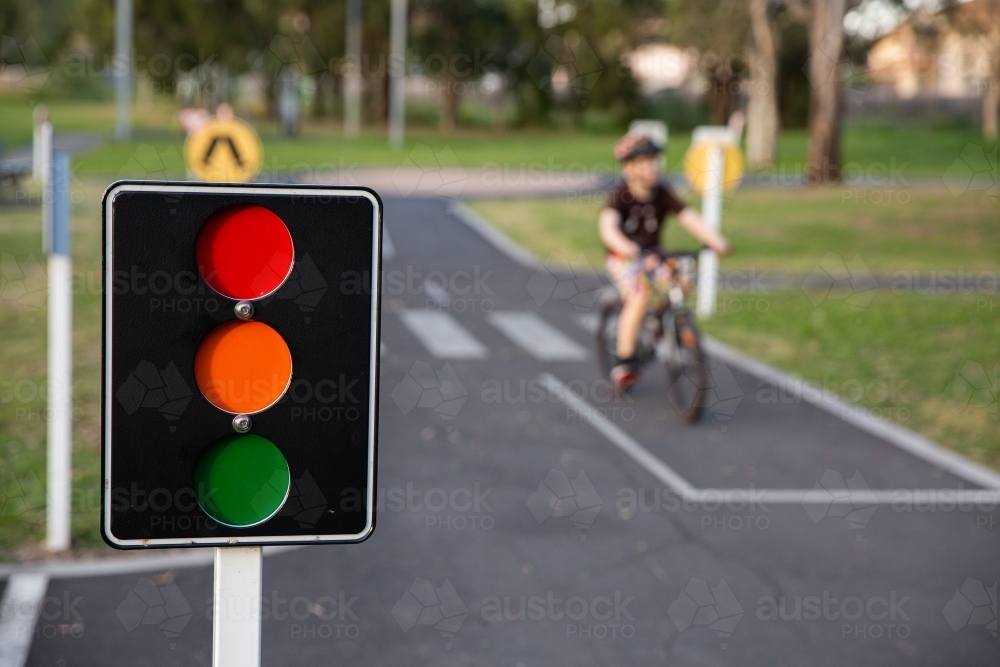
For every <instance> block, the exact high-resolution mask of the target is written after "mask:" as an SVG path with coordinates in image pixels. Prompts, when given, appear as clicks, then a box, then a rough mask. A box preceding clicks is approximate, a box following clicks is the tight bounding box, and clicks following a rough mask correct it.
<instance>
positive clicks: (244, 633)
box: [212, 547, 263, 667]
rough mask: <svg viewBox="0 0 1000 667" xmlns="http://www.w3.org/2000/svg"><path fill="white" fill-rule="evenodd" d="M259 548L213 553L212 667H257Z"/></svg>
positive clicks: (259, 593) (260, 558) (239, 548)
mask: <svg viewBox="0 0 1000 667" xmlns="http://www.w3.org/2000/svg"><path fill="white" fill-rule="evenodd" d="M262 570H263V562H262V554H261V547H219V548H217V549H216V550H215V594H214V596H213V604H212V667H260V604H261V573H262Z"/></svg>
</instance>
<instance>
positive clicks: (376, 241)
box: [101, 181, 382, 549]
mask: <svg viewBox="0 0 1000 667" xmlns="http://www.w3.org/2000/svg"><path fill="white" fill-rule="evenodd" d="M134 192H152V193H162V194H193V193H196V192H211V193H215V194H229V195H273V194H285V195H298V196H303V197H317V196H323V195H327V196H333V197H338V198H344V197H351V196H354V197H364V198H365V199H367V200H368V201H370V202H371V203H372V217H373V219H372V224H373V228H374V229H375V230H376V233H375V234H372V284H371V295H372V308H371V331H372V337H371V349H370V350H369V356H370V363H369V373H370V378H371V381H370V382H369V386H368V494H367V495H368V498H367V500H368V505H367V507H368V511H367V515H366V517H365V527H364V529H363V530H362V531H361V532H358V533H354V534H346V535H341V534H332V535H324V534H316V535H274V536H266V535H254V536H247V537H238V536H235V537H195V538H187V539H181V538H151V539H135V540H132V539H120V538H117V537H115V536H114V535H113V534H112V533H111V495H112V494H111V447H112V442H111V407H112V401H111V397H110V393H109V392H110V389H111V371H112V354H111V351H112V344H111V335H112V324H111V322H112V308H113V304H112V298H111V297H112V295H113V290H112V289H111V285H113V284H114V282H113V280H112V277H113V272H114V248H113V239H114V211H113V204H114V200H115V198H116V197H118V196H119V195H122V194H126V193H134ZM103 232H104V309H105V312H104V350H103V363H104V376H103V381H102V383H103V387H102V392H101V393H102V400H103V402H104V406H103V416H104V428H103V442H102V447H101V456H102V459H103V460H102V469H103V481H102V484H103V488H102V492H103V493H102V495H103V497H104V500H103V503H102V505H101V510H102V512H101V514H102V516H101V534H102V536H103V537H104V539H105V541H107V542H108V543H109V544H110V545H111V546H114V547H116V548H120V549H142V548H165V547H224V546H258V545H268V544H336V543H352V542H363V541H364V540H366V539H368V537H370V536H371V534H372V531H373V530H374V529H375V489H374V486H375V465H376V456H375V443H376V438H377V429H378V395H377V391H378V369H379V338H380V330H379V319H380V314H379V304H380V302H381V293H380V288H381V285H380V282H381V281H380V280H379V276H380V275H381V264H382V202H381V200H380V199H379V198H378V196H377V195H376V194H375V193H374V192H373V191H370V190H365V189H359V188H355V187H350V186H348V187H323V186H319V187H302V186H287V185H280V184H255V185H236V184H234V185H222V184H220V185H215V184H208V183H205V184H203V183H177V182H169V181H164V182H154V181H145V182H136V181H118V182H115V183H112V184H111V185H110V186H108V189H107V190H105V192H104V230H103Z"/></svg>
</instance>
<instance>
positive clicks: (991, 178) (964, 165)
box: [944, 144, 1000, 203]
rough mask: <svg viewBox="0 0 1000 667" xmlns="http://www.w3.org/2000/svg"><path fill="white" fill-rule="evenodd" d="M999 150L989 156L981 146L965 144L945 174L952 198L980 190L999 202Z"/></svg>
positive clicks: (945, 182) (995, 149)
mask: <svg viewBox="0 0 1000 667" xmlns="http://www.w3.org/2000/svg"><path fill="white" fill-rule="evenodd" d="M997 151H998V149H997V148H994V149H993V152H992V153H990V154H987V153H986V152H985V151H984V150H983V149H982V147H981V146H977V145H975V144H965V148H964V149H963V150H962V152H961V153H959V155H958V157H956V158H955V161H954V162H952V163H951V166H950V167H948V169H947V170H946V171H945V172H944V184H945V186H946V187H947V188H948V191H949V192H951V194H952V196H954V197H958V196H959V195H961V194H964V193H966V192H969V191H976V190H980V191H982V192H984V193H985V194H986V195H987V196H989V197H990V198H992V199H993V202H994V203H996V201H997V188H998V187H1000V186H998V183H1000V172H998V165H997Z"/></svg>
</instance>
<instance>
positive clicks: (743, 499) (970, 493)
mask: <svg viewBox="0 0 1000 667" xmlns="http://www.w3.org/2000/svg"><path fill="white" fill-rule="evenodd" d="M539 380H540V381H541V383H542V385H543V386H544V387H545V388H546V389H547V390H548V391H549V394H550V395H551V396H552V397H553V398H556V399H558V400H560V401H562V402H563V403H565V404H566V405H567V406H568V407H570V408H572V409H574V410H575V411H576V415H575V416H578V417H580V418H581V419H583V420H584V421H586V422H587V423H589V424H590V425H591V426H593V427H594V429H596V430H597V431H598V432H599V433H600V434H601V435H603V436H604V437H606V438H607V439H608V440H609V441H611V443H612V444H613V445H615V446H617V447H618V448H619V449H621V450H622V451H623V452H625V453H626V454H628V455H629V456H631V457H632V458H633V459H634V460H635V462H636V463H638V464H639V465H641V466H642V467H644V468H645V469H646V470H648V471H649V472H650V473H652V475H653V476H654V477H656V478H657V479H658V480H660V481H661V482H663V483H664V484H665V485H667V487H668V488H670V490H672V491H673V492H674V493H676V494H677V495H678V496H680V497H681V498H682V499H683V500H685V501H688V502H691V503H712V504H718V503H720V502H721V503H749V502H758V503H762V504H765V505H767V504H771V505H851V506H853V507H855V508H860V507H868V506H871V505H897V506H910V507H912V506H913V505H919V506H920V507H927V506H929V505H935V506H936V505H942V506H950V507H954V506H955V505H956V504H957V503H963V504H968V505H979V506H981V507H995V506H996V504H997V503H1000V490H997V489H989V490H975V489H886V490H876V491H871V490H867V491H862V490H859V491H854V490H851V489H832V490H827V489H824V488H823V487H821V486H819V485H818V484H817V486H816V487H814V488H812V489H763V488H762V489H758V488H755V487H750V488H746V489H739V488H736V489H698V488H695V487H694V485H692V484H691V483H690V482H688V481H687V480H686V479H684V478H683V477H682V476H681V475H680V474H679V473H678V472H677V471H676V470H674V469H673V468H671V467H670V466H668V465H667V464H666V463H664V462H663V461H661V460H660V459H658V458H656V456H654V455H653V454H652V453H651V452H650V451H649V450H648V449H646V448H645V447H643V446H642V445H640V444H639V443H638V442H636V441H635V440H634V439H632V437H631V436H629V435H628V434H627V433H625V431H623V430H621V429H620V428H619V427H618V425H617V424H614V423H613V422H611V421H609V420H608V418H607V416H606V415H605V413H604V412H603V411H602V410H601V409H600V408H595V407H594V406H592V405H591V404H590V403H588V402H587V401H586V400H584V399H583V398H582V397H580V396H579V395H577V394H576V393H575V392H573V390H572V389H570V388H569V387H567V386H566V385H564V384H563V383H562V382H560V381H559V379H558V378H556V377H555V376H554V375H552V374H551V373H543V374H542V375H541V376H539Z"/></svg>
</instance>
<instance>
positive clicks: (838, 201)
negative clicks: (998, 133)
mask: <svg viewBox="0 0 1000 667" xmlns="http://www.w3.org/2000/svg"><path fill="white" fill-rule="evenodd" d="M868 194H869V198H868V201H859V200H858V199H857V197H858V196H864V193H862V194H861V195H857V194H856V193H855V192H854V191H852V190H850V189H842V188H819V189H814V190H744V191H739V192H737V193H736V195H735V196H734V197H732V198H731V200H730V201H728V202H727V203H726V210H725V214H724V217H723V229H724V231H725V233H726V235H727V236H728V237H729V238H730V239H732V240H733V242H734V244H735V246H736V248H737V252H736V253H735V254H733V255H731V256H728V257H725V258H723V259H722V264H721V268H722V270H723V271H746V272H748V273H751V275H752V272H754V271H756V272H757V273H758V274H759V273H799V274H802V273H810V272H812V271H813V269H814V268H816V266H817V265H818V264H819V263H820V261H821V260H823V258H824V257H825V256H827V253H833V254H834V255H837V256H839V257H840V258H842V259H843V260H845V261H848V262H851V261H853V259H854V257H855V256H858V257H860V258H861V260H862V261H863V262H864V264H865V265H866V266H867V267H868V269H869V270H870V271H871V272H872V273H883V274H888V275H890V276H893V278H894V280H899V281H902V280H903V279H904V278H906V277H914V276H917V275H919V276H921V277H922V278H923V279H924V280H927V279H929V278H931V277H936V278H939V279H941V280H942V281H943V280H945V279H947V278H949V277H952V278H953V274H954V273H955V272H968V273H977V274H979V275H980V276H982V277H984V278H985V279H986V280H985V281H984V282H983V283H982V285H983V286H984V287H985V289H986V290H990V289H992V290H993V291H991V292H986V293H975V294H970V295H967V296H961V295H950V296H922V295H919V294H914V293H913V290H910V289H888V290H881V291H872V292H868V293H861V294H858V295H855V296H854V298H853V299H852V300H851V301H850V302H848V301H847V300H846V297H848V296H850V295H849V294H846V293H840V292H837V291H834V292H832V293H830V294H829V295H825V294H823V293H821V292H806V291H805V290H803V289H800V288H784V289H770V290H767V289H765V290H763V291H761V289H760V287H759V286H758V287H755V288H752V289H750V290H749V291H746V292H742V293H738V294H736V293H731V292H722V293H721V294H720V295H719V301H718V314H717V315H716V316H715V317H714V318H711V319H709V320H707V321H706V322H705V323H704V328H705V329H706V331H707V332H708V333H710V334H712V335H714V336H717V337H718V338H720V339H721V340H723V341H725V342H727V343H729V344H731V345H733V346H734V347H736V348H739V349H741V350H743V351H744V352H747V353H749V354H750V355H752V356H754V357H756V358H759V359H762V360H764V361H767V362H768V363H771V364H774V365H775V366H777V367H779V368H782V369H784V370H786V371H789V372H792V373H794V374H797V375H799V376H801V377H803V378H806V379H809V380H812V381H814V382H817V383H819V384H821V385H823V386H826V387H827V388H829V389H830V390H831V391H834V392H836V393H838V394H840V395H842V396H844V397H845V398H846V399H848V400H849V401H851V402H853V403H856V404H858V405H860V406H863V407H867V408H871V409H873V410H874V411H876V413H877V414H880V415H882V416H884V417H886V418H888V419H891V420H894V421H897V422H899V423H902V424H903V425H905V426H907V427H909V428H912V429H914V430H917V431H919V432H920V433H923V434H924V435H926V436H928V437H930V438H932V439H934V440H937V441H938V442H941V443H942V444H944V445H946V446H948V447H951V448H953V449H955V450H957V451H960V452H962V453H963V454H965V455H967V456H969V457H971V458H973V459H975V460H977V461H981V462H984V463H986V464H988V465H990V466H993V467H994V468H998V469H1000V424H998V422H997V417H996V414H997V412H996V411H997V385H996V372H997V371H996V369H997V364H1000V346H998V345H997V341H998V340H1000V293H998V292H997V291H996V276H997V275H998V274H1000V261H998V259H997V258H998V257H1000V224H998V219H1000V215H998V214H1000V209H998V207H997V203H996V201H995V200H993V199H990V198H989V197H988V196H986V195H984V194H983V193H981V192H968V193H965V194H962V195H961V196H958V197H953V196H952V195H951V194H950V193H949V192H948V191H947V190H945V189H944V188H937V189H928V190H913V191H912V192H909V193H908V194H909V200H908V201H907V202H906V203H895V204H892V205H889V204H886V203H884V202H883V203H880V204H876V203H872V201H871V197H870V192H869V193H868ZM688 199H689V201H692V203H694V200H693V198H691V197H689V198H688ZM472 206H473V207H474V208H475V209H476V210H477V211H478V212H479V213H481V214H482V215H483V216H484V217H486V218H487V219H488V220H490V221H492V222H493V224H495V225H496V226H497V227H498V228H500V229H501V230H502V231H504V232H505V233H506V234H508V235H509V236H510V237H512V238H513V239H514V240H516V241H517V242H518V243H521V244H522V245H524V246H526V247H527V248H529V249H531V250H532V251H533V252H534V253H535V254H537V255H538V256H540V257H542V258H547V259H548V260H550V261H555V262H559V261H569V262H577V263H586V264H589V265H591V266H593V267H596V268H598V270H600V267H602V266H603V262H604V253H603V250H602V248H601V244H600V240H599V238H598V236H597V229H596V226H597V225H596V218H597V211H598V209H599V208H600V200H599V199H596V200H591V201H583V202H581V201H565V200H558V199H548V200H515V201H510V200H507V201H478V202H473V203H472ZM668 230H669V232H668V245H670V246H672V247H691V246H693V245H694V241H693V240H692V239H690V238H688V237H687V235H686V234H685V233H684V231H683V230H682V229H680V228H679V226H678V225H676V224H675V225H672V226H671V227H670V228H668ZM897 272H905V273H897ZM946 272H952V273H951V276H949V274H948V273H946ZM904 284H905V283H904V282H897V283H896V285H904ZM942 284H943V283H942ZM983 373H986V375H983ZM989 373H993V375H992V381H991V380H990V379H989V376H988V374H989ZM959 374H964V376H966V377H969V378H970V379H972V380H973V381H975V382H980V383H981V384H983V386H984V387H986V388H985V389H981V390H980V391H979V392H978V393H977V394H975V396H973V398H972V400H971V401H970V400H966V399H967V397H966V398H963V396H962V395H961V391H960V390H961V389H963V388H964V387H967V385H965V384H964V381H963V380H961V379H959V380H957V381H956V377H957V376H959ZM956 392H958V393H956ZM991 392H992V393H991ZM990 410H992V412H990Z"/></svg>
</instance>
